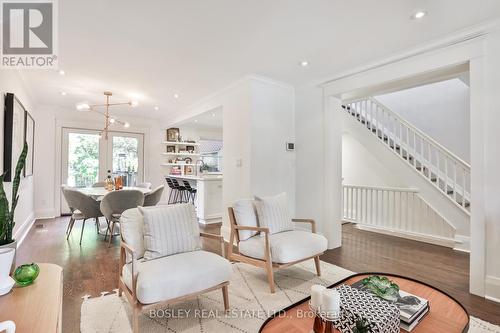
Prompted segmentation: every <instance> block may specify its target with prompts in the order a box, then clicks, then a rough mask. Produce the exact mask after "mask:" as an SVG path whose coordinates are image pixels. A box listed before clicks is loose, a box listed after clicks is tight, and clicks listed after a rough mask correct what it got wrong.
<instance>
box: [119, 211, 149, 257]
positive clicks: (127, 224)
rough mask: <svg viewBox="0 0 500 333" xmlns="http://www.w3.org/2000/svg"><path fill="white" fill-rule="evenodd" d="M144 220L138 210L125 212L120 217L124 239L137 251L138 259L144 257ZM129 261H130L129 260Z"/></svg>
mask: <svg viewBox="0 0 500 333" xmlns="http://www.w3.org/2000/svg"><path fill="white" fill-rule="evenodd" d="M143 228H144V219H143V217H142V214H141V212H140V211H139V209H138V208H131V209H127V210H126V211H124V212H123V213H122V214H121V216H120V230H121V234H122V239H123V241H124V242H125V243H127V244H128V245H129V246H130V247H131V248H133V249H134V251H136V255H137V258H142V257H144V234H143ZM128 256H129V255H128V253H127V261H129V260H130V258H128Z"/></svg>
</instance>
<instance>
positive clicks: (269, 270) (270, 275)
mask: <svg viewBox="0 0 500 333" xmlns="http://www.w3.org/2000/svg"><path fill="white" fill-rule="evenodd" d="M266 271H267V280H268V281H269V289H270V290H271V294H274V293H275V289H274V273H273V263H272V261H268V262H266Z"/></svg>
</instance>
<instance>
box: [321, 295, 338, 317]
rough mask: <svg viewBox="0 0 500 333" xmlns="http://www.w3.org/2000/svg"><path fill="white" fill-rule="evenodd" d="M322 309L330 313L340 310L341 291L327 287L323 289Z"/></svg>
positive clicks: (336, 312)
mask: <svg viewBox="0 0 500 333" xmlns="http://www.w3.org/2000/svg"><path fill="white" fill-rule="evenodd" d="M321 311H325V312H327V313H330V314H338V313H339V312H340V293H339V292H338V291H337V290H335V289H326V290H324V291H323V297H322V304H321Z"/></svg>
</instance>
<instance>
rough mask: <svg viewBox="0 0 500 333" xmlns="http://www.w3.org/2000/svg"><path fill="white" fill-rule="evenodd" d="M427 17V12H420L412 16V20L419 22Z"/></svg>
mask: <svg viewBox="0 0 500 333" xmlns="http://www.w3.org/2000/svg"><path fill="white" fill-rule="evenodd" d="M425 15H427V12H426V11H423V10H420V11H418V12H416V13H415V14H413V15H412V16H411V18H412V19H414V20H418V19H421V18H422V17H424V16H425Z"/></svg>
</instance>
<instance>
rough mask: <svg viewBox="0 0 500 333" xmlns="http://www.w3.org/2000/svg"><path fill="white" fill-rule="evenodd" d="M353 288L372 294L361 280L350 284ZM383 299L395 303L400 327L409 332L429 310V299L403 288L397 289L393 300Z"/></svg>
mask: <svg viewBox="0 0 500 333" xmlns="http://www.w3.org/2000/svg"><path fill="white" fill-rule="evenodd" d="M352 287H353V288H356V289H358V290H361V291H364V292H367V293H371V294H374V293H373V292H372V291H371V290H370V289H369V288H367V287H366V286H365V285H364V284H363V280H359V281H358V282H356V283H354V284H353V285H352ZM382 299H383V300H385V301H387V302H389V303H392V304H394V305H396V306H397V307H398V308H399V311H400V317H399V319H400V320H401V328H403V329H405V330H407V331H408V332H410V331H411V330H413V329H414V328H415V326H417V325H418V323H419V322H420V321H421V320H422V319H423V318H424V317H425V315H426V314H427V313H428V312H429V301H428V300H426V299H424V298H422V297H419V296H416V295H413V294H410V293H408V292H406V291H404V290H399V293H398V294H397V295H396V297H395V300H393V301H391V300H387V299H385V298H382Z"/></svg>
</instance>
